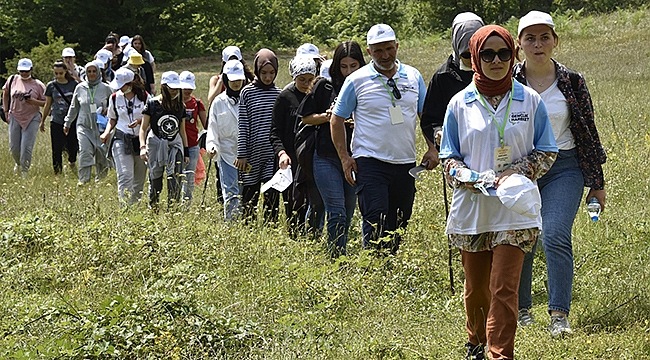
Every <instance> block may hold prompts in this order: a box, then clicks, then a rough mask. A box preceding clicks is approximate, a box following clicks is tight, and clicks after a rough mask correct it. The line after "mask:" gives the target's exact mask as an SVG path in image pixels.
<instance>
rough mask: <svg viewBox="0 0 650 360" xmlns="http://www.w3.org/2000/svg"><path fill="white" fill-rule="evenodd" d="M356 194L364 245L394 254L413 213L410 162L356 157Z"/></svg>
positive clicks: (413, 182) (412, 184)
mask: <svg viewBox="0 0 650 360" xmlns="http://www.w3.org/2000/svg"><path fill="white" fill-rule="evenodd" d="M356 162H357V170H358V172H357V189H356V192H357V196H358V197H359V210H360V211H361V216H362V217H363V226H362V231H363V246H364V247H365V248H367V247H369V246H372V247H374V248H378V249H388V250H390V252H391V253H393V254H394V253H396V252H397V250H398V248H399V244H400V242H401V235H400V233H399V231H397V230H398V229H405V228H406V225H407V224H408V221H409V219H410V218H411V214H412V212H413V199H414V198H415V179H414V178H413V177H412V176H411V175H409V172H408V171H409V169H410V168H412V167H413V166H415V163H411V164H390V163H387V162H383V161H380V160H377V159H373V158H357V159H356Z"/></svg>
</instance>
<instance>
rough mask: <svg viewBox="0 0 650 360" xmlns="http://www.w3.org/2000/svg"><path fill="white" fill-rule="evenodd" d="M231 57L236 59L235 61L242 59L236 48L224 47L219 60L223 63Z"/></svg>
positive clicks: (239, 51)
mask: <svg viewBox="0 0 650 360" xmlns="http://www.w3.org/2000/svg"><path fill="white" fill-rule="evenodd" d="M233 56H234V57H236V58H237V60H241V59H243V58H242V56H241V50H240V49H239V48H238V47H237V46H233V45H231V46H226V47H225V48H224V49H223V51H222V52H221V59H222V60H223V62H226V61H228V60H230V58H231V57H233Z"/></svg>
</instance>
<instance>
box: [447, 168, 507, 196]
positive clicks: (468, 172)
mask: <svg viewBox="0 0 650 360" xmlns="http://www.w3.org/2000/svg"><path fill="white" fill-rule="evenodd" d="M449 175H451V176H453V177H454V178H455V179H456V180H458V181H460V182H463V183H474V187H475V188H477V189H479V190H481V192H482V193H483V194H485V195H486V196H487V195H489V194H488V192H487V188H490V187H494V183H495V182H496V177H497V176H496V174H495V173H494V170H492V169H489V170H486V171H483V172H480V173H479V172H477V171H474V170H472V169H468V168H453V169H451V170H449Z"/></svg>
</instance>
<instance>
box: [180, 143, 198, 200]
mask: <svg viewBox="0 0 650 360" xmlns="http://www.w3.org/2000/svg"><path fill="white" fill-rule="evenodd" d="M199 150H200V149H199V146H198V145H196V146H192V147H191V148H189V151H190V154H189V155H190V156H189V158H190V162H189V164H187V165H185V169H184V171H183V173H184V174H185V180H184V181H183V200H192V193H193V192H194V178H195V177H196V163H198V162H199V154H200V152H199Z"/></svg>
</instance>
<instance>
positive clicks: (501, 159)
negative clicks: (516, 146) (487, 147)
mask: <svg viewBox="0 0 650 360" xmlns="http://www.w3.org/2000/svg"><path fill="white" fill-rule="evenodd" d="M511 163H512V148H511V147H510V146H501V147H498V148H496V149H494V171H496V172H497V173H499V172H501V171H504V170H506V169H507V168H509V167H510V164H511Z"/></svg>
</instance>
